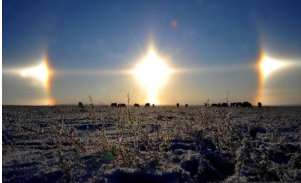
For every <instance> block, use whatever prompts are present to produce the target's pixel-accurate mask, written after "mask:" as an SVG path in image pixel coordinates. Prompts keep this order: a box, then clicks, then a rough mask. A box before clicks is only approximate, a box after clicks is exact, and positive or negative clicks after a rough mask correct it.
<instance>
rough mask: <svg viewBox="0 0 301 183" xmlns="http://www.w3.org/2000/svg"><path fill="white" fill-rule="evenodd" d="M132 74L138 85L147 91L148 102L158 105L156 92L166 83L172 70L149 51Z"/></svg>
mask: <svg viewBox="0 0 301 183" xmlns="http://www.w3.org/2000/svg"><path fill="white" fill-rule="evenodd" d="M133 73H134V75H135V76H136V78H137V79H138V81H139V83H140V84H141V85H142V86H143V87H144V89H145V90H147V92H148V96H149V98H148V102H150V103H155V104H158V103H159V100H158V99H157V95H158V91H159V89H160V87H161V86H162V85H163V84H165V83H166V82H167V80H168V76H169V75H170V74H171V73H172V69H170V68H169V67H168V66H167V65H166V63H165V62H164V61H163V60H161V59H160V58H159V57H158V56H157V55H156V53H155V52H154V51H153V50H150V51H149V52H148V54H147V56H146V57H145V58H144V59H143V60H142V62H141V63H140V64H139V65H138V66H137V67H136V68H135V69H134V70H133Z"/></svg>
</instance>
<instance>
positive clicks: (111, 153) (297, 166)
mask: <svg viewBox="0 0 301 183" xmlns="http://www.w3.org/2000/svg"><path fill="white" fill-rule="evenodd" d="M2 119H3V120H2V130H3V131H2V138H3V141H2V149H3V150H2V155H3V159H2V170H3V172H2V176H3V178H2V181H3V182H31V183H32V182H131V183H132V182H156V183H159V182H215V181H224V182H237V181H238V180H239V181H301V107H264V108H261V109H259V108H253V109H249V108H205V107H188V108H184V107H180V108H176V107H155V108H144V107H140V108H134V107H130V108H111V107H108V106H95V107H94V106H91V105H87V106H85V108H79V107H77V106H53V107H16V106H3V114H2Z"/></svg>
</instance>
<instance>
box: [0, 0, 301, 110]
mask: <svg viewBox="0 0 301 183" xmlns="http://www.w3.org/2000/svg"><path fill="white" fill-rule="evenodd" d="M2 6H3V7H2V16H3V20H2V21H3V24H2V29H3V34H2V41H3V42H2V49H3V50H2V52H3V57H2V102H3V104H21V105H23V104H34V105H35V104H39V105H47V104H53V103H54V102H55V101H57V102H58V103H61V104H73V103H74V104H76V103H77V102H79V101H82V102H84V103H87V102H88V101H89V99H88V95H90V96H91V97H92V98H93V100H94V103H96V104H99V103H105V104H109V103H111V102H118V103H119V102H124V103H126V102H127V94H128V93H129V94H130V98H131V101H130V102H131V103H135V102H138V103H145V102H148V91H147V90H146V89H145V88H143V86H141V85H140V83H139V82H138V81H137V79H136V78H135V77H134V76H133V75H132V74H129V72H128V71H129V70H131V69H133V68H135V67H136V65H137V64H139V62H140V61H141V60H143V58H144V57H145V56H146V55H147V53H148V51H149V49H150V47H151V46H152V48H153V49H154V50H155V52H156V53H157V56H158V57H160V58H161V59H162V60H164V61H166V63H167V65H168V66H169V67H170V68H172V69H174V70H180V71H181V72H175V73H172V74H171V75H170V76H169V77H168V80H167V82H166V83H165V84H164V85H162V86H161V87H160V88H159V90H158V93H157V98H158V101H159V102H160V104H174V103H177V102H179V103H181V104H183V103H189V104H203V103H204V102H206V101H207V100H208V99H209V100H210V102H225V100H226V94H227V91H229V101H252V102H257V101H259V100H260V101H261V102H263V103H264V104H269V105H279V104H283V105H286V104H301V82H300V81H301V72H300V71H301V13H300V12H301V1H298V0H291V1H285V0H264V1H247V0H229V1H224V0H216V1H210V0H199V1H192V0H191V1H184V0H169V1H138V0H137V1H130V0H129V1H117V0H113V1H98V0H97V1H96V0H95V1H82V0H69V1H68V0H64V1H59V0H48V1H46V0H42V1H41V0H30V1H21V0H18V1H17V0H3V4H2ZM262 54H264V55H266V56H268V57H269V58H272V59H274V60H278V61H281V62H283V63H293V64H290V65H289V67H285V68H281V69H278V70H275V71H274V72H273V73H271V74H270V75H269V76H268V77H267V78H264V79H262V78H261V76H260V71H259V70H258V68H257V67H256V64H258V63H259V60H260V58H261V56H262ZM45 59H47V60H48V64H49V67H50V68H51V70H52V71H53V72H52V74H51V75H50V77H49V79H48V81H47V84H46V85H47V86H46V85H45V83H44V84H43V83H42V82H40V81H38V80H37V79H34V78H30V77H24V76H25V75H24V73H23V75H22V70H23V71H24V69H26V68H30V67H34V66H37V65H39V64H41V63H42V62H43V60H45ZM29 72H32V71H29ZM148 72H149V75H156V72H157V70H156V69H154V70H152V69H149V70H148Z"/></svg>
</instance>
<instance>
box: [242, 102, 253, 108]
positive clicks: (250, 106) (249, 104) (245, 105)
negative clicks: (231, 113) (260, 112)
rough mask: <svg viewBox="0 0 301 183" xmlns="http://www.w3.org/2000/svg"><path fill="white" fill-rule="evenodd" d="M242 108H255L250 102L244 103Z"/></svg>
mask: <svg viewBox="0 0 301 183" xmlns="http://www.w3.org/2000/svg"><path fill="white" fill-rule="evenodd" d="M242 107H247V108H253V105H252V104H251V103H250V102H243V103H242Z"/></svg>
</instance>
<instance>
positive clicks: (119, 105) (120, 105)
mask: <svg viewBox="0 0 301 183" xmlns="http://www.w3.org/2000/svg"><path fill="white" fill-rule="evenodd" d="M118 107H126V105H125V104H118Z"/></svg>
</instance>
